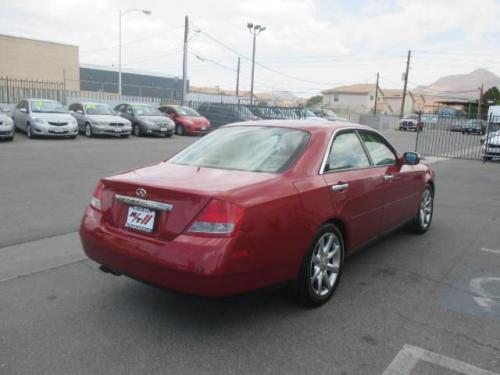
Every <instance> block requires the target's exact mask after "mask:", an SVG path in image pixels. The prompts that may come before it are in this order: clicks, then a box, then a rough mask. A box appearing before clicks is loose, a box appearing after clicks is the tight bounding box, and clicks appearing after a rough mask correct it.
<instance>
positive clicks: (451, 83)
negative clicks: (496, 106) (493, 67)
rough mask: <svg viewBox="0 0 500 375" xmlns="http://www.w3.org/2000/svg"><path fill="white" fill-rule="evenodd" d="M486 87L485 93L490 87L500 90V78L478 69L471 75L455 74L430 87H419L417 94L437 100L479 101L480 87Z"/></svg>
mask: <svg viewBox="0 0 500 375" xmlns="http://www.w3.org/2000/svg"><path fill="white" fill-rule="evenodd" d="M482 84H483V85H484V91H486V90H488V89H489V88H490V87H493V86H496V87H499V88H500V77H498V76H497V75H496V74H495V73H492V72H490V71H489V70H486V69H476V70H474V71H472V72H470V73H469V74H455V75H449V76H444V77H441V78H439V79H438V80H437V81H436V82H434V83H432V84H430V85H428V86H418V87H417V88H415V89H414V90H413V92H415V93H419V94H424V95H425V96H427V97H435V98H436V99H437V98H439V99H443V98H450V99H455V98H456V99H459V98H461V99H474V100H475V99H477V98H478V96H479V87H480V86H481V85H482Z"/></svg>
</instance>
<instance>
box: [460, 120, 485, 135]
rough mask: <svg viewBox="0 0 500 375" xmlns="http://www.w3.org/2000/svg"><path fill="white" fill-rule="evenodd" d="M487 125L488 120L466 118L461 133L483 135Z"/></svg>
mask: <svg viewBox="0 0 500 375" xmlns="http://www.w3.org/2000/svg"><path fill="white" fill-rule="evenodd" d="M487 125H488V122H487V121H484V120H468V121H466V122H465V123H464V124H463V125H462V133H463V134H479V135H484V134H485V133H486V127H487Z"/></svg>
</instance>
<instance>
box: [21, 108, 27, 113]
mask: <svg viewBox="0 0 500 375" xmlns="http://www.w3.org/2000/svg"><path fill="white" fill-rule="evenodd" d="M19 111H21V112H22V113H28V110H27V109H26V108H19Z"/></svg>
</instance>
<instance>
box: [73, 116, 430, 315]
mask: <svg viewBox="0 0 500 375" xmlns="http://www.w3.org/2000/svg"><path fill="white" fill-rule="evenodd" d="M433 198H434V172H433V171H432V170H431V169H430V168H429V167H428V166H426V165H423V164H421V163H420V159H419V156H418V155H417V154H415V153H412V152H407V153H405V154H404V155H402V156H401V155H400V154H398V153H397V152H396V150H395V149H394V147H393V146H392V145H391V144H390V143H389V142H388V141H387V140H386V139H385V138H384V137H383V136H382V135H381V134H380V133H378V132H377V131H374V130H373V129H371V128H369V127H366V126H362V125H355V124H347V123H333V122H319V121H307V120H302V121H283V120H275V121H257V122H249V123H237V124H232V125H228V126H224V127H222V128H220V129H218V130H216V131H214V132H212V133H210V134H209V135H207V136H206V137H204V138H202V139H200V140H199V141H198V142H196V143H194V144H192V145H191V146H189V147H188V148H186V149H185V150H183V151H181V152H180V153H178V154H177V155H175V156H174V157H172V158H170V159H169V160H167V161H162V162H159V163H156V164H153V165H150V166H147V167H143V168H139V169H133V170H130V171H127V172H123V173H119V174H115V175H113V176H111V177H108V178H103V179H102V180H100V181H99V182H98V184H97V187H96V189H95V192H94V194H93V196H92V198H91V201H90V205H89V206H88V207H87V208H86V210H85V213H84V216H83V220H82V223H81V227H80V237H81V241H82V244H83V248H84V250H85V252H86V254H87V255H88V256H89V257H90V258H92V259H93V260H95V261H96V262H98V263H100V264H101V265H102V266H101V269H102V270H103V271H105V272H108V273H112V274H115V275H119V274H124V275H128V276H130V277H133V278H135V279H138V280H142V281H146V282H149V283H152V284H157V285H160V286H162V287H165V288H169V289H174V290H177V291H181V292H186V293H193V294H198V295H203V296H210V297H220V296H227V295H233V294H237V293H241V292H244V291H248V290H251V289H256V288H260V287H264V286H266V285H270V284H276V283H281V282H288V283H289V285H290V288H291V290H292V291H293V292H294V293H295V295H296V296H297V298H298V299H299V300H300V301H301V302H303V303H305V304H307V305H312V306H319V305H321V304H323V303H325V302H326V301H327V300H328V299H329V298H330V297H331V296H332V295H333V293H334V291H335V289H336V287H337V285H338V284H339V280H340V276H341V274H342V270H343V262H344V259H345V257H346V256H348V255H350V254H352V253H353V252H354V251H356V250H357V249H359V248H360V247H361V246H362V245H364V244H366V243H367V242H368V241H370V240H373V239H374V238H377V237H379V236H381V235H382V234H383V233H386V232H388V231H390V230H392V229H394V228H397V227H399V226H401V225H403V224H407V225H408V226H409V228H411V229H412V230H413V231H415V232H417V233H424V232H426V231H427V230H428V229H429V227H430V225H431V221H432V215H433Z"/></svg>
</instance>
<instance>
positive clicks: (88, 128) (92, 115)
mask: <svg viewBox="0 0 500 375" xmlns="http://www.w3.org/2000/svg"><path fill="white" fill-rule="evenodd" d="M69 113H71V115H73V117H74V118H75V119H76V121H77V122H78V130H79V131H80V132H81V133H85V135H86V136H87V137H92V136H94V135H115V136H116V135H117V136H119V137H124V138H126V137H128V136H129V135H130V134H131V133H132V123H131V122H130V121H129V120H127V119H125V118H123V117H121V116H120V115H119V114H118V113H117V112H115V111H114V110H113V109H112V108H111V107H110V106H109V105H107V104H104V103H86V102H85V103H73V104H71V105H70V106H69Z"/></svg>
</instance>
